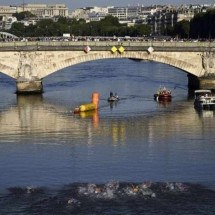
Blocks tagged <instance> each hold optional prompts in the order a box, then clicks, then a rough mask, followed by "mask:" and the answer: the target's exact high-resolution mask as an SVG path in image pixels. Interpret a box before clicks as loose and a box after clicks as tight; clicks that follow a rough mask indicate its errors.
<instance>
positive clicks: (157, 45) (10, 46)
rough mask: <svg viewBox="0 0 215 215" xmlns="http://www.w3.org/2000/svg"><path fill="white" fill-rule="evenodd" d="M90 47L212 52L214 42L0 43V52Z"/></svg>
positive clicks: (214, 50)
mask: <svg viewBox="0 0 215 215" xmlns="http://www.w3.org/2000/svg"><path fill="white" fill-rule="evenodd" d="M84 46H90V47H91V48H93V49H94V50H98V51H99V50H110V47H112V46H123V47H126V50H128V51H135V50H144V51H145V50H146V49H147V48H148V47H154V49H155V51H156V50H157V51H182V50H184V51H190V50H192V51H212V52H215V42H159V41H148V42H145V41H144V42H143V41H124V42H117V41H29V42H21V41H15V42H0V51H14V50H19V51H22V50H23V51H25V50H29V51H30V50H54V49H55V50H59V51H60V50H77V51H79V50H83V47H84Z"/></svg>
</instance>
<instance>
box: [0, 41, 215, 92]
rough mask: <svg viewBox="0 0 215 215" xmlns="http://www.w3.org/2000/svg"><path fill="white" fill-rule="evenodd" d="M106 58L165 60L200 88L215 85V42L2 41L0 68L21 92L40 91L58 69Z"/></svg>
mask: <svg viewBox="0 0 215 215" xmlns="http://www.w3.org/2000/svg"><path fill="white" fill-rule="evenodd" d="M106 58H134V59H143V60H151V61H156V62H160V63H165V64H168V65H171V66H174V67H176V68H179V69H181V70H183V71H185V72H187V73H188V74H189V77H190V79H189V80H190V81H192V80H198V81H199V82H200V88H215V63H214V60H215V43H209V42H202V43H194V42H183V43H182V42H140V41H136V42H128V41H127V42H123V44H122V43H120V42H116V41H101V42H92V41H81V42H70V41H69V42H12V43H0V71H1V72H2V73H4V74H6V75H8V76H10V77H12V78H15V79H17V83H19V85H17V86H18V90H19V91H22V90H23V91H25V90H26V91H27V90H32V89H34V88H38V89H39V90H40V89H42V81H41V80H42V78H44V77H46V76H48V75H50V74H52V73H54V72H56V71H59V70H61V69H63V68H65V67H69V66H72V65H75V64H78V63H82V62H87V61H92V60H98V59H106ZM11 62H12V63H11ZM191 77H192V78H191ZM194 77H196V79H194ZM24 82H25V83H24ZM20 83H21V84H20ZM190 83H191V82H190ZM26 84H27V85H26ZM191 84H192V83H191ZM30 85H31V86H30Z"/></svg>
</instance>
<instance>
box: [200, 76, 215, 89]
mask: <svg viewBox="0 0 215 215" xmlns="http://www.w3.org/2000/svg"><path fill="white" fill-rule="evenodd" d="M199 88H200V89H210V90H215V79H211V78H199Z"/></svg>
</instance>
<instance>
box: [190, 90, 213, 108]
mask: <svg viewBox="0 0 215 215" xmlns="http://www.w3.org/2000/svg"><path fill="white" fill-rule="evenodd" d="M194 93H195V98H194V107H195V108H197V109H215V96H213V95H212V92H211V90H195V91H194Z"/></svg>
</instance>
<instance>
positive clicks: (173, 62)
mask: <svg viewBox="0 0 215 215" xmlns="http://www.w3.org/2000/svg"><path fill="white" fill-rule="evenodd" d="M111 58H133V59H141V60H149V61H154V62H158V63H164V64H167V65H170V66H173V67H175V68H178V69H180V70H182V71H184V72H186V73H188V74H192V75H194V76H198V74H199V73H201V70H200V68H198V67H197V66H196V65H195V64H192V62H186V61H183V60H182V59H180V58H174V57H171V56H165V55H161V54H159V53H153V54H148V53H147V52H127V53H123V54H112V53H111V52H100V53H98V52H96V53H90V54H84V55H83V54H80V55H77V56H71V57H67V58H64V59H62V60H61V61H59V62H55V63H53V64H52V65H50V66H49V69H48V70H47V71H46V72H45V73H43V74H41V75H40V78H44V77H46V76H48V75H50V74H52V73H55V72H57V71H59V70H61V69H63V68H66V67H69V66H72V65H76V64H79V63H84V62H88V61H94V60H100V59H111Z"/></svg>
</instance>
